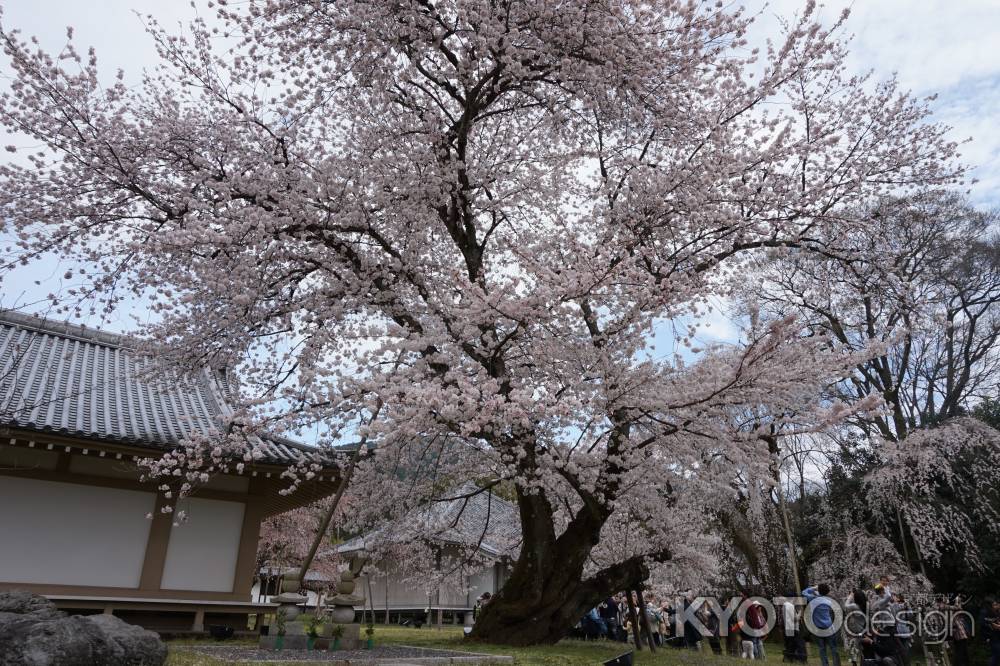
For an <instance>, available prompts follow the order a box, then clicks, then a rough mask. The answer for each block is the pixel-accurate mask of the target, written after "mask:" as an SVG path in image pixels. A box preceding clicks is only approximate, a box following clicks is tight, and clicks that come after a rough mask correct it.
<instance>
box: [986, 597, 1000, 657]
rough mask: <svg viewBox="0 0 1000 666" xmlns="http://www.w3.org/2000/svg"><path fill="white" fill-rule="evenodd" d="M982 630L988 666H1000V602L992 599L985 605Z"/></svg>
mask: <svg viewBox="0 0 1000 666" xmlns="http://www.w3.org/2000/svg"><path fill="white" fill-rule="evenodd" d="M982 628H983V636H984V637H985V638H986V643H987V644H988V645H989V648H990V666H1000V600H997V599H993V600H991V601H990V602H989V603H988V604H987V606H986V610H985V611H983V621H982Z"/></svg>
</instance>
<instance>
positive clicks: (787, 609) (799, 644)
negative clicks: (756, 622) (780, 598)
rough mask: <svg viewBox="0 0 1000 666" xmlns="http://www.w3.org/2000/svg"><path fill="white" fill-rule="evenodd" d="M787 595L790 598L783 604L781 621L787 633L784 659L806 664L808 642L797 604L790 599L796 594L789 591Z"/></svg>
mask: <svg viewBox="0 0 1000 666" xmlns="http://www.w3.org/2000/svg"><path fill="white" fill-rule="evenodd" d="M785 596H786V597H787V598H788V599H789V600H788V601H785V602H784V603H783V604H782V605H781V623H782V627H783V628H784V633H785V650H784V652H783V653H782V656H783V659H782V661H785V662H792V663H796V662H798V663H803V664H804V663H805V662H806V642H805V639H804V638H803V637H802V627H801V626H800V622H799V620H800V618H799V611H798V609H796V608H795V604H793V603H792V602H791V601H790V599H791V598H792V597H794V596H795V594H794V593H792V592H789V593H788V594H787V595H785Z"/></svg>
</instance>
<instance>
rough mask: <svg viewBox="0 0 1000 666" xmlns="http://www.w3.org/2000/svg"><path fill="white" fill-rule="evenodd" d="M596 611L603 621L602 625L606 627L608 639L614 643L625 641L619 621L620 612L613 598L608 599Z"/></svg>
mask: <svg viewBox="0 0 1000 666" xmlns="http://www.w3.org/2000/svg"><path fill="white" fill-rule="evenodd" d="M597 610H598V612H599V613H600V614H601V619H602V620H604V624H605V625H607V627H608V638H610V639H611V640H614V641H625V639H626V636H624V631H623V630H622V625H621V620H620V619H619V618H620V616H621V612H620V609H619V608H618V602H617V601H615V598H614V597H608V598H607V599H605V600H604V603H602V604H601V605H600V606H599V607H598V609H597Z"/></svg>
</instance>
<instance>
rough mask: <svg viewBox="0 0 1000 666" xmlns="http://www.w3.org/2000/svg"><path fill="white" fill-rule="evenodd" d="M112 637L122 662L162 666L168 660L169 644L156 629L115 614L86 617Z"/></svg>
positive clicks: (134, 665) (132, 665)
mask: <svg viewBox="0 0 1000 666" xmlns="http://www.w3.org/2000/svg"><path fill="white" fill-rule="evenodd" d="M84 619H86V620H88V621H90V622H91V623H92V624H96V625H97V626H98V628H100V629H101V630H103V631H104V633H105V634H106V635H107V636H108V637H109V638H110V640H111V642H112V644H113V646H114V648H115V651H116V653H119V652H120V654H121V655H122V656H121V659H122V660H123V661H122V662H121V663H123V664H129V665H130V666H160V664H162V663H163V662H165V661H166V660H167V646H166V645H164V643H163V641H161V640H160V637H159V635H157V633H156V632H154V631H149V630H148V629H143V628H142V627H139V626H136V625H134V624H129V623H128V622H126V621H124V620H122V619H121V618H119V617H115V616H114V615H89V616H87V617H86V618H84Z"/></svg>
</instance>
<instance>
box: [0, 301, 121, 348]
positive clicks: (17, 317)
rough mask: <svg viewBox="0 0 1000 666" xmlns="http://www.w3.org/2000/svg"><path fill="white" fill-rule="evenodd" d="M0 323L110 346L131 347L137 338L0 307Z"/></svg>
mask: <svg viewBox="0 0 1000 666" xmlns="http://www.w3.org/2000/svg"><path fill="white" fill-rule="evenodd" d="M0 323H5V324H11V325H14V326H18V327H20V328H27V329H31V330H34V331H38V332H39V333H49V334H52V335H58V336H60V337H63V338H70V339H74V340H79V341H81V342H94V343H97V344H101V345H105V346H108V347H130V346H131V343H133V342H134V341H135V338H133V337H132V336H129V335H125V334H123V333H112V332H111V331H103V330H101V329H99V328H94V327H92V326H84V325H83V324H73V323H71V322H69V321H67V320H57V319H52V318H49V317H43V316H41V315H37V314H29V313H26V312H17V311H15V310H3V309H0Z"/></svg>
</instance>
